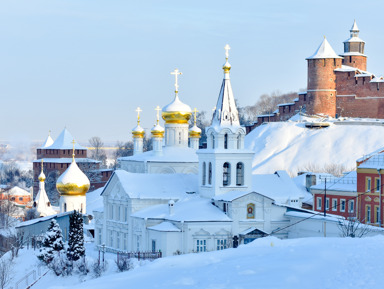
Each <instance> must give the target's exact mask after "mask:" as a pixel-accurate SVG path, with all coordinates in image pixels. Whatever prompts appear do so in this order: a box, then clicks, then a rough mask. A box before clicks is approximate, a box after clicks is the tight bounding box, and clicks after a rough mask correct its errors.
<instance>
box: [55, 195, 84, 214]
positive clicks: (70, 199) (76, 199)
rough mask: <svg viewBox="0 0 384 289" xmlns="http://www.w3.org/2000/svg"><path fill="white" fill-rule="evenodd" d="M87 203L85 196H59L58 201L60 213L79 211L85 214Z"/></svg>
mask: <svg viewBox="0 0 384 289" xmlns="http://www.w3.org/2000/svg"><path fill="white" fill-rule="evenodd" d="M64 204H67V210H66V211H64ZM86 204H87V202H86V197H85V196H66V195H64V196H63V195H61V196H60V201H59V207H60V213H64V212H69V211H73V210H76V211H79V212H80V211H81V212H82V213H83V214H86V213H87V207H86V206H87V205H86Z"/></svg>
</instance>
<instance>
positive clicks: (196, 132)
mask: <svg viewBox="0 0 384 289" xmlns="http://www.w3.org/2000/svg"><path fill="white" fill-rule="evenodd" d="M189 137H196V138H200V137H201V129H200V128H198V127H197V125H196V123H195V124H194V125H193V127H191V128H190V129H189Z"/></svg>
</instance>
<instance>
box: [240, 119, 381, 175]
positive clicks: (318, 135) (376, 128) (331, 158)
mask: <svg viewBox="0 0 384 289" xmlns="http://www.w3.org/2000/svg"><path fill="white" fill-rule="evenodd" d="M330 124H331V125H330V126H329V127H328V128H323V129H308V128H306V127H305V123H300V122H276V123H269V124H265V125H261V126H259V127H257V128H256V129H254V130H253V131H252V132H251V133H249V134H248V135H247V136H246V137H245V147H246V148H248V149H251V150H253V151H255V157H254V159H253V173H273V172H275V171H276V170H287V171H291V172H293V173H296V172H297V171H298V170H304V169H305V168H306V167H308V165H310V164H312V165H315V166H316V167H324V166H327V165H330V164H341V165H344V166H345V167H346V168H348V169H353V168H355V167H356V160H357V159H358V158H360V157H362V156H363V155H367V154H369V153H371V152H373V151H375V150H377V149H379V148H382V147H384V139H383V135H384V126H382V125H368V123H366V124H365V125H357V124H354V123H353V122H351V124H343V125H340V124H339V125H336V124H334V123H332V122H331V123H330Z"/></svg>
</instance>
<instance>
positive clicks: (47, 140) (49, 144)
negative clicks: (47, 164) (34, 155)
mask: <svg viewBox="0 0 384 289" xmlns="http://www.w3.org/2000/svg"><path fill="white" fill-rule="evenodd" d="M52 144H53V139H52V138H51V131H49V134H48V136H47V138H46V139H45V141H44V143H43V144H42V146H41V147H40V148H41V149H43V148H46V147H49V146H51V145H52Z"/></svg>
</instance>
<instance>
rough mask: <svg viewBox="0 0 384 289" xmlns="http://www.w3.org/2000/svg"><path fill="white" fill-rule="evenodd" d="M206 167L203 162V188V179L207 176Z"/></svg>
mask: <svg viewBox="0 0 384 289" xmlns="http://www.w3.org/2000/svg"><path fill="white" fill-rule="evenodd" d="M206 167H207V165H206V164H205V162H203V186H205V178H206V174H207V168H206Z"/></svg>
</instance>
